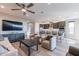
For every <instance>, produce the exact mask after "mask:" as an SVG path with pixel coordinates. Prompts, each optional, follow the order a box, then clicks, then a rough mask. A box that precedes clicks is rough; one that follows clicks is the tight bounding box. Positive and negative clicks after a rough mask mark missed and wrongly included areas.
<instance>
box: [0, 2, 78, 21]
mask: <svg viewBox="0 0 79 59" xmlns="http://www.w3.org/2000/svg"><path fill="white" fill-rule="evenodd" d="M1 5H3V6H5V8H3V9H2V8H0V12H3V13H7V14H10V15H14V16H18V17H21V18H24V19H27V18H28V19H32V20H35V21H40V20H41V21H46V20H49V21H52V20H53V21H58V20H65V19H71V18H79V3H52V4H49V5H48V4H47V3H35V4H34V6H33V7H31V8H30V10H33V11H35V12H36V13H35V14H31V13H29V12H28V13H27V14H28V15H29V16H24V15H23V14H22V11H12V10H11V9H12V8H19V7H18V6H16V4H14V3H4V4H3V3H0V6H1ZM27 5H28V4H27V3H26V6H27ZM41 11H43V12H44V13H41Z"/></svg>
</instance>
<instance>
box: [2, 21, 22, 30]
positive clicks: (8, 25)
mask: <svg viewBox="0 0 79 59" xmlns="http://www.w3.org/2000/svg"><path fill="white" fill-rule="evenodd" d="M22 29H23V23H22V22H17V21H10V20H2V31H18V30H19V31H21V30H22Z"/></svg>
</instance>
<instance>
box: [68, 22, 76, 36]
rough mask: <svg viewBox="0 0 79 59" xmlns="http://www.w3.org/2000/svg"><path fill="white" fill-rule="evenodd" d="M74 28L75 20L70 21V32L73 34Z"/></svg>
mask: <svg viewBox="0 0 79 59" xmlns="http://www.w3.org/2000/svg"><path fill="white" fill-rule="evenodd" d="M74 29H75V26H74V22H69V34H72V35H73V34H74Z"/></svg>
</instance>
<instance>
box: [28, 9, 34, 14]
mask: <svg viewBox="0 0 79 59" xmlns="http://www.w3.org/2000/svg"><path fill="white" fill-rule="evenodd" d="M27 11H28V12H31V13H32V14H35V12H33V11H30V10H27Z"/></svg>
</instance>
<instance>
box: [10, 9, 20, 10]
mask: <svg viewBox="0 0 79 59" xmlns="http://www.w3.org/2000/svg"><path fill="white" fill-rule="evenodd" d="M11 10H21V9H11Z"/></svg>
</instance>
